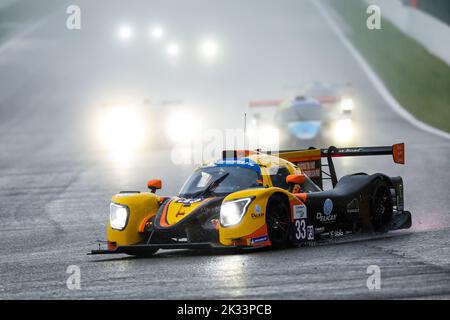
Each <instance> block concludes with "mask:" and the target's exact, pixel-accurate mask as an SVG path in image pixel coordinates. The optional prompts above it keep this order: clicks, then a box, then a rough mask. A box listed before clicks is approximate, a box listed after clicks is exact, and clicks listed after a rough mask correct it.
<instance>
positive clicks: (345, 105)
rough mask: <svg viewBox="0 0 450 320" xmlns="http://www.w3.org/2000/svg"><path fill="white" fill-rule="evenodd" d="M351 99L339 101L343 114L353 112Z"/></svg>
mask: <svg viewBox="0 0 450 320" xmlns="http://www.w3.org/2000/svg"><path fill="white" fill-rule="evenodd" d="M353 104H354V103H353V99H351V98H344V99H342V100H341V109H342V112H344V113H349V112H352V110H353Z"/></svg>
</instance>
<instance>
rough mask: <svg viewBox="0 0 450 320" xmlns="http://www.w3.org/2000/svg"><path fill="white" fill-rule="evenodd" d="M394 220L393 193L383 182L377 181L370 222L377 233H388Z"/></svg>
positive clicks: (374, 187)
mask: <svg viewBox="0 0 450 320" xmlns="http://www.w3.org/2000/svg"><path fill="white" fill-rule="evenodd" d="M391 219H392V202H391V192H390V190H389V187H388V185H387V184H386V182H384V181H383V180H377V181H376V182H375V183H374V185H373V189H372V197H371V203H370V220H371V223H372V228H373V230H374V231H376V232H386V231H387V230H388V225H389V223H390V221H391Z"/></svg>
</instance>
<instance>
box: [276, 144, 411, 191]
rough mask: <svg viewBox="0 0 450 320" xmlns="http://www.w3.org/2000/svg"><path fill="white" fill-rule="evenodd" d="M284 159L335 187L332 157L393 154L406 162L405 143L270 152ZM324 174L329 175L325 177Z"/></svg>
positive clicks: (317, 181)
mask: <svg viewBox="0 0 450 320" xmlns="http://www.w3.org/2000/svg"><path fill="white" fill-rule="evenodd" d="M268 154H272V155H276V156H278V157H280V158H282V159H285V160H287V161H290V162H292V163H295V164H296V165H298V166H299V167H300V168H301V169H302V171H303V172H305V174H306V175H308V176H309V177H310V178H311V179H312V180H313V181H314V182H315V183H316V184H317V185H318V186H319V187H321V188H322V185H323V180H324V179H330V180H331V182H332V185H333V187H335V186H336V184H337V175H336V170H335V168H334V164H333V160H332V158H337V157H358V156H380V155H392V157H393V160H394V162H395V163H398V164H404V163H405V144H404V143H397V144H394V145H392V146H379V147H353V148H336V147H334V146H331V147H329V148H328V149H313V148H312V149H302V150H283V151H278V152H268ZM322 158H327V162H328V164H322V161H321V159H322ZM324 166H327V167H328V169H329V172H328V173H327V172H324V171H323V170H322V167H324ZM322 174H325V175H327V176H328V178H323V176H322Z"/></svg>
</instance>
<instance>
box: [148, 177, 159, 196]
mask: <svg viewBox="0 0 450 320" xmlns="http://www.w3.org/2000/svg"><path fill="white" fill-rule="evenodd" d="M147 187H148V188H149V189H150V190H151V192H152V193H155V192H156V190H159V189H161V187H162V182H161V180H148V182H147Z"/></svg>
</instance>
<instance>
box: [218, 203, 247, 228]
mask: <svg viewBox="0 0 450 320" xmlns="http://www.w3.org/2000/svg"><path fill="white" fill-rule="evenodd" d="M251 201H252V199H251V198H243V199H238V200H232V201H227V202H224V203H222V206H221V207H220V223H221V225H222V226H224V227H228V226H233V225H236V224H238V223H239V222H241V220H242V217H243V216H244V214H245V212H246V211H247V208H248V205H249V204H250V202H251Z"/></svg>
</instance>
